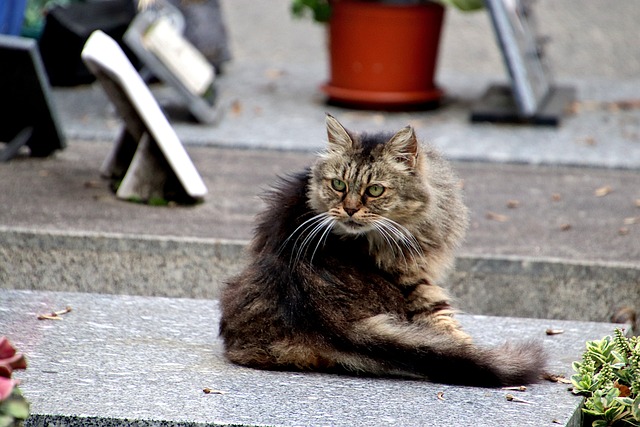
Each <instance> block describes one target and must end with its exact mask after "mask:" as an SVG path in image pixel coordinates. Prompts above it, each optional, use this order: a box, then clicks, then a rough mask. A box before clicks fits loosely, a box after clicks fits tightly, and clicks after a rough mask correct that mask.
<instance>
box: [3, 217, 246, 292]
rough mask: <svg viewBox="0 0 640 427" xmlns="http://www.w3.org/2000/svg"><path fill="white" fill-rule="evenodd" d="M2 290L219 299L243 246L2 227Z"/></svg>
mask: <svg viewBox="0 0 640 427" xmlns="http://www.w3.org/2000/svg"><path fill="white" fill-rule="evenodd" d="M0 259H2V261H1V262H0V266H1V268H0V288H4V289H32V290H54V291H71V292H87V293H109V294H127V295H145V296H156V295H158V296H165V297H188V298H216V297H217V296H218V295H219V289H220V286H221V285H222V283H223V281H224V279H225V278H227V277H229V276H230V275H232V274H235V273H237V272H238V271H239V269H240V268H241V266H242V264H243V259H244V245H243V244H242V243H240V242H232V241H225V240H216V239H197V238H179V237H162V236H158V237H153V236H125V235H122V234H107V233H77V232H76V233H73V232H71V233H70V232H64V233H61V232H51V231H49V232H46V231H45V232H42V231H27V230H15V229H13V230H12V229H1V228H0Z"/></svg>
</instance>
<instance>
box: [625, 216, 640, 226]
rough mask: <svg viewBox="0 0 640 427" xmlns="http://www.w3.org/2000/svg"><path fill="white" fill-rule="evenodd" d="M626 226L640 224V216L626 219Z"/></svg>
mask: <svg viewBox="0 0 640 427" xmlns="http://www.w3.org/2000/svg"><path fill="white" fill-rule="evenodd" d="M623 222H624V225H632V224H640V216H632V217H629V218H625V219H624V221H623Z"/></svg>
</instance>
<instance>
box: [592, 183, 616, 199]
mask: <svg viewBox="0 0 640 427" xmlns="http://www.w3.org/2000/svg"><path fill="white" fill-rule="evenodd" d="M612 191H613V188H611V187H610V186H608V185H605V186H604V187H600V188H598V189H596V191H594V192H593V194H594V195H595V196H596V197H604V196H606V195H607V194H610V193H611V192H612Z"/></svg>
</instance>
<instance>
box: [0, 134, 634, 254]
mask: <svg viewBox="0 0 640 427" xmlns="http://www.w3.org/2000/svg"><path fill="white" fill-rule="evenodd" d="M319 126H321V127H322V126H323V125H322V124H320V125H319ZM109 148H110V145H109V144H103V143H83V142H79V141H75V142H72V143H71V144H70V145H69V147H68V148H67V149H66V150H65V151H63V152H60V153H59V154H58V155H57V156H54V157H53V158H47V159H24V158H23V159H17V160H14V161H12V162H11V163H8V164H4V165H2V166H1V167H0V182H2V190H3V191H0V206H2V208H1V209H0V226H3V227H6V228H10V229H11V228H16V229H26V230H32V229H35V230H40V231H43V230H47V231H48V230H51V231H59V232H67V231H68V232H71V233H73V232H89V233H116V234H125V235H129V236H132V235H133V236H135V235H148V236H177V237H185V238H197V239H200V238H218V239H232V240H248V239H250V238H251V235H252V229H253V221H254V215H255V214H256V213H257V212H259V211H260V210H261V209H262V208H263V206H264V205H263V204H262V202H261V200H260V198H259V196H260V195H262V194H263V193H264V192H265V191H266V190H267V189H268V188H269V186H270V185H271V184H273V183H274V182H275V181H276V179H277V175H285V174H287V173H290V172H293V171H298V170H300V169H301V168H303V167H304V166H306V165H308V164H310V163H311V162H312V161H313V156H312V155H311V154H310V153H299V152H298V153H294V152H286V151H261V150H229V149H219V148H212V147H188V151H189V154H190V155H191V157H192V159H193V161H194V163H195V165H196V167H197V168H198V170H199V171H200V172H201V174H202V175H203V179H204V181H205V183H206V185H207V187H208V188H209V195H208V196H207V197H206V199H205V202H204V203H202V204H200V205H197V206H192V207H174V208H162V207H160V208H159V207H153V206H145V205H138V204H134V203H127V202H123V201H118V200H116V199H115V197H114V195H113V193H112V192H111V191H110V190H109V185H108V183H107V182H106V181H103V180H101V179H100V177H99V168H100V164H101V163H102V160H103V159H104V157H106V154H107V152H108V150H109ZM454 167H455V169H456V170H457V171H458V174H459V175H460V177H461V178H462V179H463V180H464V188H465V200H466V203H467V204H468V205H469V207H470V209H471V213H472V216H471V227H470V229H469V231H468V233H467V239H466V241H465V243H464V245H463V246H462V248H461V250H460V254H462V255H470V256H475V257H485V256H490V255H499V256H521V257H533V258H561V259H567V260H571V261H577V262H622V263H629V264H632V265H635V266H637V265H638V263H640V223H638V222H637V221H640V219H638V218H640V208H638V207H637V206H636V205H635V203H636V202H635V201H636V200H637V199H640V174H639V173H638V172H637V171H624V170H610V169H588V168H561V167H542V166H530V165H510V164H495V163H492V164H486V163H469V162H460V163H456V164H454ZM605 186H609V187H611V189H612V191H611V193H610V194H608V195H607V196H605V197H596V196H595V194H594V192H595V190H597V189H598V188H602V187H605ZM554 194H556V195H557V197H558V198H559V199H558V200H554V199H553V195H554ZM509 200H517V201H519V203H520V204H519V206H518V207H517V208H512V209H510V208H508V207H507V203H508V202H509ZM491 212H494V213H497V214H500V215H503V216H504V217H505V218H503V219H504V222H501V221H496V220H494V219H491V217H487V215H488V214H490V213H491ZM625 221H628V222H629V221H630V222H637V223H630V224H625ZM565 224H566V225H568V226H569V227H570V229H568V230H564V231H563V228H562V227H563V225H565ZM621 228H624V229H625V231H624V232H623V233H621V232H620V229H621ZM2 262H3V259H2V258H0V264H1V263H2Z"/></svg>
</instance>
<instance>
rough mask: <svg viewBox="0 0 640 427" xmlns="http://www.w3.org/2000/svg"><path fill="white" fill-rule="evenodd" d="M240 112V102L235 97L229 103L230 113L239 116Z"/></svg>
mask: <svg viewBox="0 0 640 427" xmlns="http://www.w3.org/2000/svg"><path fill="white" fill-rule="evenodd" d="M241 113H242V103H241V102H240V101H238V100H237V99H236V100H235V101H233V103H231V114H233V115H234V116H239V115H240V114H241Z"/></svg>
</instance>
